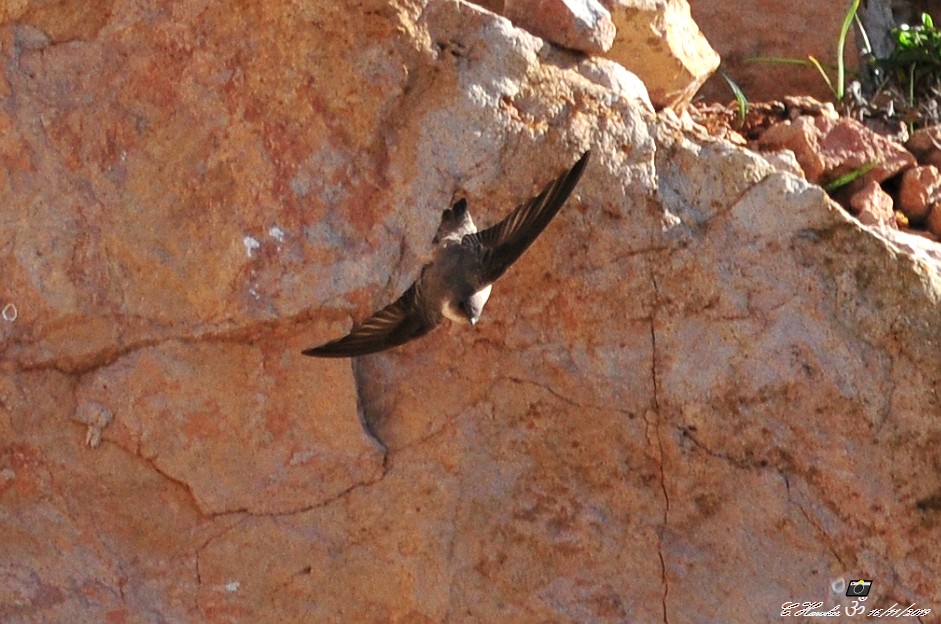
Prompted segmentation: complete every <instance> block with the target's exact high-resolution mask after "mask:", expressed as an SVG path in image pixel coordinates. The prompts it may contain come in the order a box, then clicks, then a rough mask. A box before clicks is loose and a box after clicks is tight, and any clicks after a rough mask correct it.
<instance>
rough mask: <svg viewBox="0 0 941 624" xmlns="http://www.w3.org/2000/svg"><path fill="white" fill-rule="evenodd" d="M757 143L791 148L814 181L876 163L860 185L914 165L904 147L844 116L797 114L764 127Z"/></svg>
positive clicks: (763, 147) (832, 178) (763, 145)
mask: <svg viewBox="0 0 941 624" xmlns="http://www.w3.org/2000/svg"><path fill="white" fill-rule="evenodd" d="M757 145H758V147H759V148H760V149H762V150H780V149H790V150H792V151H793V152H794V154H795V156H796V157H797V162H799V163H800V165H801V168H802V169H803V170H804V174H805V175H806V177H807V179H808V180H809V181H811V182H814V183H815V184H825V183H827V182H830V181H833V180H835V179H837V178H839V177H840V176H842V175H845V174H848V173H851V172H853V171H855V170H858V169H860V168H863V167H867V166H869V165H870V164H871V163H877V164H876V166H875V167H874V168H873V169H871V170H870V171H869V172H868V173H866V174H865V175H864V176H862V177H861V178H860V179H859V180H857V181H856V185H857V186H860V187H861V186H862V185H864V184H866V183H867V182H870V181H875V182H882V181H884V180H886V179H888V178H891V177H892V176H894V175H896V174H897V173H899V172H900V171H902V170H904V169H907V168H909V167H912V166H914V165H915V158H914V156H912V155H911V153H910V152H908V150H906V149H905V148H904V147H902V146H901V145H899V144H898V143H895V142H894V141H891V140H889V139H886V138H885V137H883V136H881V135H879V134H876V133H875V132H873V131H872V130H870V129H869V128H867V127H866V126H864V125H863V124H861V123H859V122H858V121H856V120H855V119H849V118H845V117H844V118H841V119H832V118H830V117H828V116H814V117H811V116H802V117H798V118H797V119H795V120H794V121H788V122H784V123H781V124H778V125H775V126H772V127H771V128H769V129H768V130H766V131H765V132H764V133H763V134H762V135H761V136H760V137H759V138H758V140H757Z"/></svg>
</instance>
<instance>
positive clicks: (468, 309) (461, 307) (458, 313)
mask: <svg viewBox="0 0 941 624" xmlns="http://www.w3.org/2000/svg"><path fill="white" fill-rule="evenodd" d="M490 289H491V286H490V285H487V286H485V287H484V288H482V289H480V290H478V291H477V292H475V293H471V294H469V295H467V296H466V297H462V298H460V299H455V300H453V301H448V302H447V303H445V305H444V307H443V308H442V310H441V311H442V312H443V313H444V315H445V316H446V317H447V318H449V319H451V320H452V321H454V322H456V323H461V324H463V325H476V324H477V321H479V320H480V315H481V314H483V312H484V305H485V304H486V303H487V299H488V298H489V297H490Z"/></svg>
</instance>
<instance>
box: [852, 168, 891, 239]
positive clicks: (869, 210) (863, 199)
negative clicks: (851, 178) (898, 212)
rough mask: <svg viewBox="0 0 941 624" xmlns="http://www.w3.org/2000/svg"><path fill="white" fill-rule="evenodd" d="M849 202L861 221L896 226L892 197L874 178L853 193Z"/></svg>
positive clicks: (867, 223)
mask: <svg viewBox="0 0 941 624" xmlns="http://www.w3.org/2000/svg"><path fill="white" fill-rule="evenodd" d="M849 203H850V206H852V208H853V210H854V211H855V212H856V215H857V218H858V219H859V220H860V222H861V223H863V224H865V225H884V226H887V227H891V228H894V227H896V224H895V211H894V210H893V206H892V197H891V196H890V195H889V194H888V193H886V192H885V191H884V190H882V186H880V184H879V183H878V182H876V181H875V180H870V181H869V182H867V183H866V184H865V185H864V186H863V187H862V188H861V189H859V190H858V191H856V192H855V193H853V195H852V196H851V197H850V202H849Z"/></svg>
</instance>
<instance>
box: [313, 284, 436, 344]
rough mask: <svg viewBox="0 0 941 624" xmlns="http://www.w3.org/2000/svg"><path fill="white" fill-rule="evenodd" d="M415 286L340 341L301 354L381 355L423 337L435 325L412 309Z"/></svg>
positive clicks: (415, 307)
mask: <svg viewBox="0 0 941 624" xmlns="http://www.w3.org/2000/svg"><path fill="white" fill-rule="evenodd" d="M417 296H418V290H417V288H416V286H415V284H412V286H411V287H410V288H409V289H408V290H406V291H405V294H403V295H402V296H401V297H399V299H398V300H397V301H396V302H395V303H392V304H390V305H387V306H386V307H384V308H383V309H381V310H379V311H378V312H376V313H375V314H373V315H372V316H371V317H369V318H368V319H366V320H365V321H363V322H362V323H360V324H359V325H357V326H356V327H354V328H353V329H352V331H350V333H349V334H347V335H346V336H344V337H343V338H338V339H337V340H332V341H330V342H328V343H327V344H324V345H321V346H319V347H314V348H313V349H307V350H306V351H304V352H303V353H304V355H310V356H313V357H356V356H359V355H367V354H369V353H376V352H377V351H383V350H385V349H388V348H390V347H396V346H398V345H400V344H404V343H406V342H408V341H409V340H411V339H412V338H418V337H419V336H424V335H425V334H427V333H428V332H430V331H431V330H432V329H434V328H435V325H436V323H433V322H431V321H429V320H428V319H427V318H425V317H424V315H422V314H421V313H420V312H419V310H418V308H417V305H416V301H415V300H416V297H417Z"/></svg>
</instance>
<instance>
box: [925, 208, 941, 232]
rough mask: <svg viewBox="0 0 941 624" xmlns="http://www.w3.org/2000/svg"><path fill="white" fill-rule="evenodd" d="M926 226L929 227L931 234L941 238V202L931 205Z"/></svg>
mask: <svg viewBox="0 0 941 624" xmlns="http://www.w3.org/2000/svg"><path fill="white" fill-rule="evenodd" d="M925 225H926V226H927V227H928V231H929V232H931V233H932V234H934V235H935V236H938V237H941V202H935V203H934V204H932V205H931V210H930V211H929V212H928V218H927V219H926V220H925Z"/></svg>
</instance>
